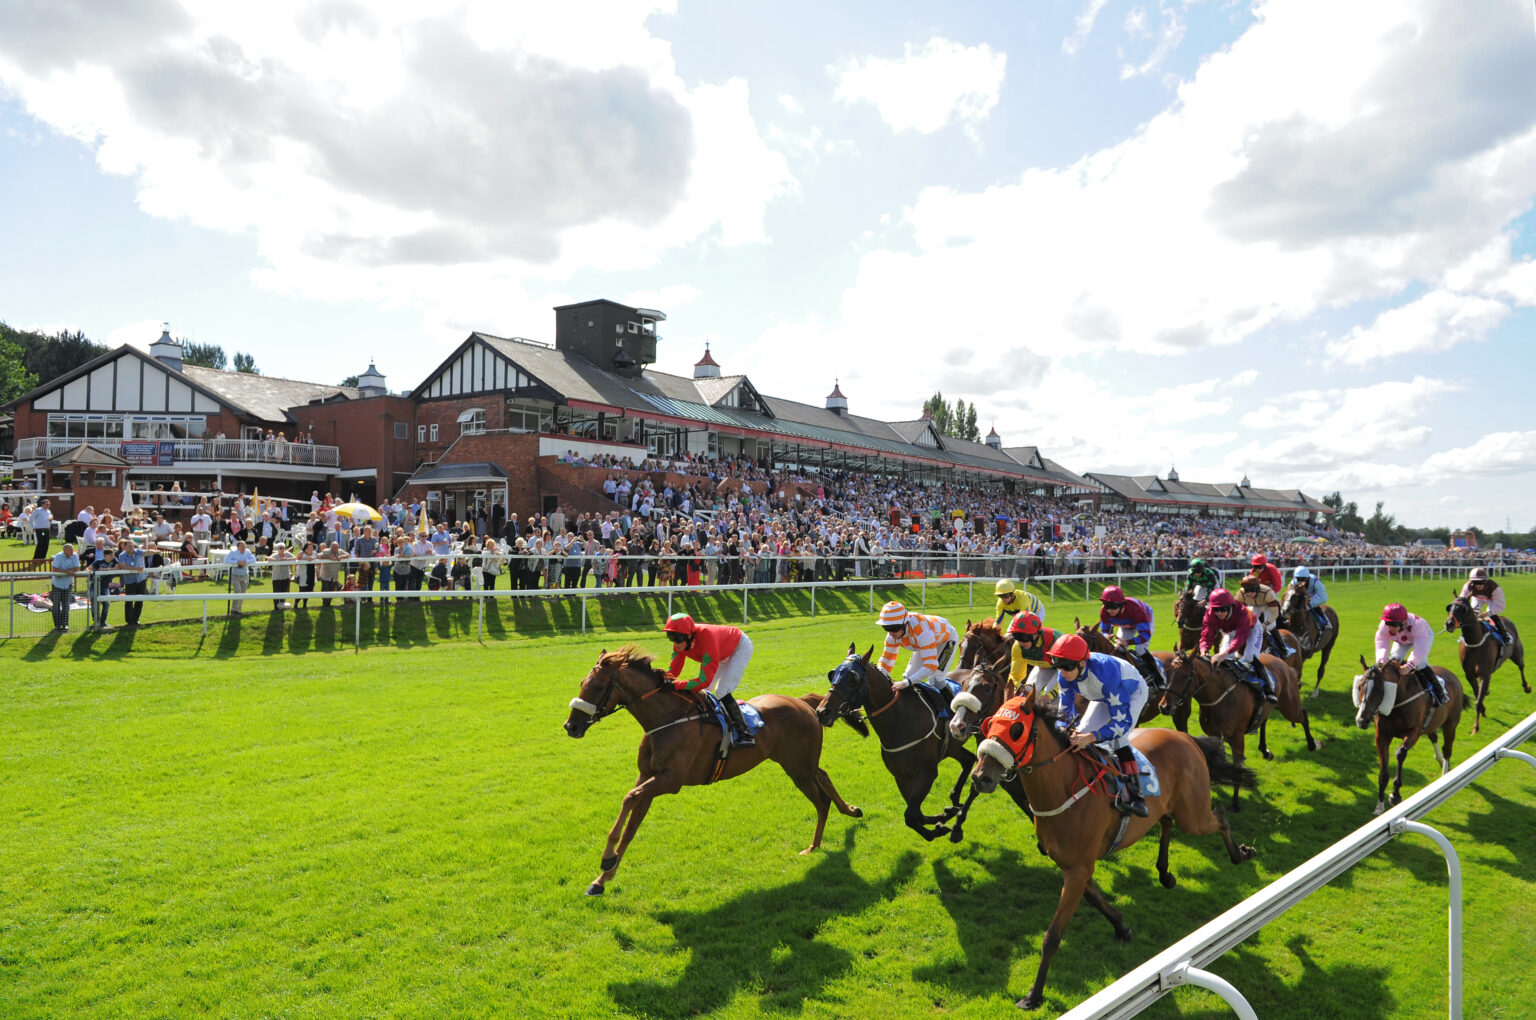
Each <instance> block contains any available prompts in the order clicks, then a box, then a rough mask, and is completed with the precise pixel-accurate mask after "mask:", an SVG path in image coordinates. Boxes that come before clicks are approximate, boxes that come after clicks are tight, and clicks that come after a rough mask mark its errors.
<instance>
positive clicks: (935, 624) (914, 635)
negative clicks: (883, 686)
mask: <svg viewBox="0 0 1536 1020" xmlns="http://www.w3.org/2000/svg"><path fill="white" fill-rule="evenodd" d="M878 622H879V624H880V626H881V628H882V629H883V630H884V631H885V651H884V652H883V653H882V654H881V656H880V672H882V673H884V674H885V675H886V676H890V675H891V671H892V670H893V669H895V668H896V656H897V655H898V654H900V652H901V650H902V649H903V648H909V649H911V651H912V658H911V659H909V660H907V669H906V672H904V673H902V675H901V679H900V680H898V681H896V682H895V683H893V684H891V690H892V691H902V690H905V689H906V688H907V687H910V686H911V685H912V684H913V683H916V682H919V681H925V680H927V681H932V680H942V679H943V676H944V671H945V670H946V669H948V668H949V658H950V656H952V655H954V654H955V647H956V646H957V645H959V643H960V637H959V635H957V634H956V633H955V628H954V627H953V626H951V625H950V622H949V621H948V620H946V619H944V618H943V617H942V616H925V615H923V614H922V613H909V612H907V607H906V606H904V605H902V604H901V603H900V602H887V603H886V604H885V605H884V606H882V607H881V608H880V616H879V617H878ZM930 686H933V685H932V684H930ZM947 696H948V695H946V697H947Z"/></svg>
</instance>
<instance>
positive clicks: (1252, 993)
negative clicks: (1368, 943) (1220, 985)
mask: <svg viewBox="0 0 1536 1020" xmlns="http://www.w3.org/2000/svg"><path fill="white" fill-rule="evenodd" d="M1310 944H1311V942H1310V940H1309V939H1308V937H1307V936H1306V935H1302V934H1298V935H1293V936H1291V938H1290V939H1288V940H1287V941H1286V944H1285V946H1286V948H1287V949H1289V950H1290V951H1291V953H1292V954H1293V955H1294V956H1295V957H1296V960H1297V962H1299V963H1300V964H1301V976H1300V977H1299V978H1297V979H1296V980H1295V981H1293V982H1286V981H1285V980H1284V979H1283V978H1281V977H1280V976H1278V975H1277V974H1276V973H1275V971H1276V968H1275V966H1274V962H1275V961H1274V959H1273V954H1268V955H1267V954H1265V953H1263V952H1260V951H1257V950H1254V949H1250V948H1248V947H1246V946H1239V947H1238V948H1237V949H1235V950H1234V951H1233V952H1231V953H1229V954H1228V955H1227V956H1225V957H1223V958H1222V960H1221V961H1220V963H1219V964H1218V965H1216V970H1217V971H1218V972H1219V973H1220V974H1221V976H1222V977H1225V978H1226V979H1227V980H1228V981H1230V982H1232V984H1233V985H1235V986H1236V987H1237V989H1238V990H1239V991H1240V992H1242V993H1243V997H1244V998H1246V999H1247V1000H1248V1001H1249V1002H1250V1003H1251V1004H1252V1005H1253V1006H1254V1008H1255V1009H1256V1010H1257V1011H1258V1013H1259V1015H1260V1016H1263V1015H1264V1014H1265V1013H1267V1012H1268V1011H1269V1009H1270V1008H1272V1007H1273V1006H1275V1005H1276V1004H1278V1003H1282V1002H1283V1003H1306V1004H1307V1008H1308V1012H1309V1013H1310V1014H1311V1015H1312V1016H1313V1017H1315V1018H1317V1020H1334V1018H1348V1020H1386V1018H1387V1017H1393V1016H1397V1015H1399V1014H1400V1013H1401V1011H1402V1006H1401V1005H1400V1004H1399V1003H1398V1001H1397V998H1396V997H1395V996H1394V995H1393V994H1392V990H1391V988H1390V987H1389V986H1388V984H1387V981H1388V979H1389V978H1390V977H1391V972H1390V969H1389V968H1387V967H1385V966H1380V967H1378V966H1372V965H1369V964H1361V963H1352V962H1338V961H1336V962H1331V963H1328V964H1326V965H1325V964H1320V963H1318V962H1317V961H1316V960H1314V959H1313V958H1312V954H1311V953H1310V952H1309V951H1308V950H1309V946H1310ZM1058 959H1060V957H1058ZM1222 1012H1223V1014H1224V1015H1230V1011H1228V1010H1226V1009H1225V1008H1223V1010H1222Z"/></svg>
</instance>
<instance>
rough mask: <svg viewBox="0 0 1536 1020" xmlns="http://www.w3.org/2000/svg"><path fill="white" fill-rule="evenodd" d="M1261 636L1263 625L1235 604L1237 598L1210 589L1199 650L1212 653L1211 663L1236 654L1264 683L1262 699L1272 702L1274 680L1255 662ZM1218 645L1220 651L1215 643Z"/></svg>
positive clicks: (1245, 609)
mask: <svg viewBox="0 0 1536 1020" xmlns="http://www.w3.org/2000/svg"><path fill="white" fill-rule="evenodd" d="M1263 639H1264V628H1262V627H1260V626H1259V624H1258V621H1257V620H1256V619H1254V616H1253V611H1252V610H1250V609H1249V608H1248V607H1247V606H1240V605H1238V604H1237V599H1235V598H1233V597H1232V593H1231V592H1229V591H1227V589H1225V588H1217V589H1216V590H1215V591H1213V592H1211V599H1210V601H1209V602H1208V603H1206V607H1205V621H1204V622H1203V623H1202V624H1201V625H1200V651H1202V652H1207V653H1209V652H1212V651H1215V654H1214V655H1212V656H1211V662H1212V663H1220V662H1221V661H1223V660H1224V659H1228V658H1231V657H1232V656H1234V655H1235V656H1236V657H1237V661H1238V662H1240V663H1242V664H1243V665H1244V666H1246V667H1248V668H1249V669H1250V670H1252V671H1253V675H1254V676H1256V677H1258V679H1259V682H1260V683H1261V684H1263V686H1264V700H1265V701H1268V702H1270V703H1271V704H1273V703H1274V702H1275V701H1276V700H1278V699H1277V698H1276V696H1275V681H1274V678H1273V677H1271V676H1270V675H1269V670H1267V669H1265V668H1264V664H1263V663H1262V662H1260V661H1259V645H1260V643H1261V642H1262V641H1263ZM1218 645H1220V650H1217V646H1218Z"/></svg>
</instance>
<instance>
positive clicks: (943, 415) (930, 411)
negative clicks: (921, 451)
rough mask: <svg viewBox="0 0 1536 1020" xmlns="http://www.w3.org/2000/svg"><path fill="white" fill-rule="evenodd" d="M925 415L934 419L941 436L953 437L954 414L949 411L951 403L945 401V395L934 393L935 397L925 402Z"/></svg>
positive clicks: (935, 426)
mask: <svg viewBox="0 0 1536 1020" xmlns="http://www.w3.org/2000/svg"><path fill="white" fill-rule="evenodd" d="M923 413H924V414H926V415H928V417H929V418H931V419H933V427H934V430H935V431H936V432H938V433H939V435H941V436H948V435H953V433H952V432H950V429H951V428H952V427H953V422H954V413H953V412H952V411H950V409H949V402H948V401H946V400H945V399H944V394H942V393H940V392H938V391H934V394H933V396H931V397H929V398H928V399H927V400H925V401H923Z"/></svg>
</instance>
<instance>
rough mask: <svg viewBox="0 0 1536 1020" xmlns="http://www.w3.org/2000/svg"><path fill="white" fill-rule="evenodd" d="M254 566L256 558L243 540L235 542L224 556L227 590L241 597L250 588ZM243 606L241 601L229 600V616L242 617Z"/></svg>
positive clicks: (243, 602)
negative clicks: (227, 577) (227, 581)
mask: <svg viewBox="0 0 1536 1020" xmlns="http://www.w3.org/2000/svg"><path fill="white" fill-rule="evenodd" d="M255 565H256V557H255V556H254V555H252V553H251V551H250V549H248V548H246V543H245V539H243V538H242V539H239V540H238V541H236V542H235V547H234V548H233V549H231V550H230V551H229V552H227V553H225V554H224V566H225V567H226V568H227V569H228V570H229V590H230V591H232V592H234V593H235V594H236V595H243V594H244V593H245V592H246V590H247V589H248V588H250V586H251V568H252V567H254V566H255ZM244 606H245V601H244V600H243V599H231V600H230V603H229V615H230V616H244V615H245V612H244Z"/></svg>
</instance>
